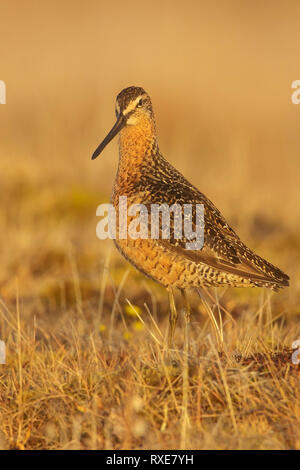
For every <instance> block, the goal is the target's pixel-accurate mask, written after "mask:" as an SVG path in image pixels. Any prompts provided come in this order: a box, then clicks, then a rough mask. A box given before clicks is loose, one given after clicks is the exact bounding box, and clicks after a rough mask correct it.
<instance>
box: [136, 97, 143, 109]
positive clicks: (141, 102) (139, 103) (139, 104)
mask: <svg viewBox="0 0 300 470" xmlns="http://www.w3.org/2000/svg"><path fill="white" fill-rule="evenodd" d="M142 105H143V100H142V98H141V99H140V101H139V102H138V104H137V108H140V107H141V106H142Z"/></svg>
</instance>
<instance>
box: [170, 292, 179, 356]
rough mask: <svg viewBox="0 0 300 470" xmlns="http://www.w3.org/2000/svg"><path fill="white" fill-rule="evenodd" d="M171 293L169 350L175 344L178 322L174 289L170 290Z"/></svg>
mask: <svg viewBox="0 0 300 470" xmlns="http://www.w3.org/2000/svg"><path fill="white" fill-rule="evenodd" d="M168 293H169V304H170V315H169V332H168V349H170V348H171V347H172V344H173V337H174V332H175V328H176V322H177V316H178V315H177V310H176V305H175V300H174V294H173V291H172V289H169V290H168Z"/></svg>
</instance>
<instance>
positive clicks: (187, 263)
mask: <svg viewBox="0 0 300 470" xmlns="http://www.w3.org/2000/svg"><path fill="white" fill-rule="evenodd" d="M116 114H117V118H118V119H117V123H116V125H115V126H114V128H113V129H112V131H111V132H110V134H109V135H108V137H107V138H106V139H105V140H104V141H103V143H102V144H101V145H100V146H99V147H98V149H97V150H96V151H95V153H94V155H93V158H96V156H98V155H99V153H100V152H101V151H102V150H103V148H104V147H105V146H106V145H107V143H108V142H109V141H110V140H111V138H113V137H114V135H116V134H117V133H119V148H120V152H119V167H118V172H117V177H116V180H115V184H114V188H113V194H112V203H113V204H114V206H115V207H116V209H118V204H119V196H127V201H128V206H129V205H130V204H133V203H142V204H145V205H146V206H147V207H150V204H154V203H158V204H162V203H167V204H168V205H171V204H174V203H177V204H180V205H183V204H187V203H192V204H203V205H204V246H203V248H202V250H194V251H191V250H187V249H186V248H185V242H186V240H185V239H184V238H183V239H182V240H176V239H174V238H172V237H171V238H170V239H169V240H163V239H158V240H153V239H137V240H133V239H130V238H127V239H125V240H123V239H122V240H121V239H118V237H117V240H116V245H117V247H118V249H119V250H120V252H121V253H122V254H123V255H124V257H125V258H126V259H127V260H128V261H130V262H131V263H132V264H133V265H134V266H135V267H136V268H137V269H139V270H140V271H142V272H143V273H144V274H146V275H147V276H149V277H151V278H152V279H154V280H156V281H158V282H160V283H161V284H163V285H164V286H165V287H167V288H179V289H186V288H189V287H201V286H234V287H252V286H257V287H268V288H270V289H272V290H278V289H279V288H280V287H284V286H288V285H289V277H288V276H287V275H286V274H284V273H283V272H282V271H281V270H280V269H278V268H276V267H275V266H273V265H272V264H271V263H269V262H268V261H266V260H264V259H263V258H261V257H260V256H258V255H257V254H255V253H254V252H253V251H251V250H250V249H249V248H248V247H247V246H246V245H245V244H244V243H243V242H242V241H241V240H240V238H239V237H238V235H237V234H236V233H235V232H234V230H233V229H232V228H231V227H230V226H229V225H228V223H227V222H226V220H225V219H224V217H223V216H222V215H221V213H220V212H219V210H218V209H217V208H216V207H215V206H214V205H213V203H212V202H211V201H210V200H209V199H207V197H206V196H204V194H202V193H201V192H200V191H198V189H197V188H196V187H195V186H193V185H192V184H191V183H189V182H188V181H187V180H186V179H185V178H184V176H183V175H182V174H181V173H180V172H179V171H177V170H176V169H175V168H174V167H173V166H172V165H171V164H170V163H169V162H167V161H166V160H165V158H164V157H163V156H162V155H161V153H160V150H159V147H158V144H157V138H156V129H155V120H154V114H153V109H152V104H151V100H150V97H149V95H148V94H147V93H146V92H145V91H144V90H143V89H142V88H139V87H129V88H126V89H124V90H122V91H121V93H120V94H119V95H118V96H117V103H116ZM117 213H118V211H117ZM132 219H133V217H131V218H130V217H129V218H128V223H129V222H130V221H131V220H132ZM173 222H174V221H173Z"/></svg>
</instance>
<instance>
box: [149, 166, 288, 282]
mask: <svg viewBox="0 0 300 470" xmlns="http://www.w3.org/2000/svg"><path fill="white" fill-rule="evenodd" d="M169 168H170V167H168V169H169ZM170 172H171V174H168V175H166V174H165V175H163V177H162V178H161V179H160V180H157V179H156V178H153V179H152V180H151V179H149V177H148V178H147V180H148V184H149V181H150V185H151V188H150V187H149V191H146V193H147V194H148V198H149V204H148V205H149V206H150V205H151V204H157V203H158V204H162V203H164V202H166V203H168V205H169V206H170V205H171V204H174V203H177V204H179V205H181V206H182V205H183V204H192V205H193V207H195V205H196V204H203V206H204V244H203V247H202V249H197V250H188V249H187V248H186V244H187V243H188V242H190V240H189V239H187V238H186V237H185V236H184V233H183V236H182V238H181V239H176V238H175V237H174V236H173V231H172V230H174V225H175V219H174V217H173V216H172V214H171V218H170V226H171V236H170V239H168V240H161V236H160V243H162V244H164V245H166V246H168V249H172V250H175V251H176V252H177V253H178V254H179V255H182V256H184V257H185V258H187V259H190V260H192V261H193V262H196V263H205V264H207V265H209V266H211V267H213V268H215V269H217V270H220V271H224V272H228V273H230V274H236V275H239V276H242V277H245V278H248V279H253V280H257V281H263V282H274V283H275V284H278V285H279V286H286V285H289V282H288V281H289V277H288V276H287V275H286V274H284V273H283V272H282V271H281V270H280V269H278V268H277V267H275V266H273V265H272V264H271V263H269V262H268V261H266V260H264V259H263V258H261V257H260V256H259V255H257V254H255V253H254V252H253V251H251V250H250V249H249V248H248V247H247V246H246V245H245V244H244V243H243V242H242V241H241V240H240V238H239V237H238V235H237V234H236V233H235V231H234V230H233V229H232V228H231V227H230V226H229V224H228V223H227V222H226V220H225V219H224V217H223V216H222V214H221V213H220V211H219V210H218V209H217V208H216V207H215V206H214V204H213V203H212V202H211V201H210V200H209V199H208V198H206V196H204V194H202V193H201V192H200V191H198V189H197V188H196V187H194V186H192V185H191V184H190V183H189V182H188V181H187V180H186V179H185V178H184V177H183V176H182V175H181V174H180V173H179V172H178V171H177V170H175V169H174V168H173V167H172V169H171V170H170ZM144 196H145V189H144ZM192 227H193V231H195V229H196V210H193V211H192ZM161 233H162V230H161V227H160V235H161Z"/></svg>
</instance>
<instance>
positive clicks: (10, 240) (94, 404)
mask: <svg viewBox="0 0 300 470" xmlns="http://www.w3.org/2000/svg"><path fill="white" fill-rule="evenodd" d="M13 3H14V2H10V4H8V3H7V5H6V6H5V7H4V6H2V11H1V15H2V17H3V18H4V20H6V21H4V20H3V25H2V26H1V32H0V35H1V37H0V46H3V50H2V52H3V54H2V56H1V66H2V69H1V74H3V75H1V76H0V79H1V80H5V81H6V84H7V93H8V95H7V104H6V105H5V106H2V105H1V107H0V127H1V150H0V198H1V206H0V223H1V231H0V246H1V248H2V249H1V266H0V339H1V340H4V341H5V342H6V346H7V363H6V364H5V365H0V448H9V449H15V448H18V449H40V448H43V449H57V448H59V449H70V448H72V449H79V448H82V449H138V448H143V449H145V448H153V449H164V448H170V449H171V448H184V447H185V448H195V449H292V448H293V449H299V448H300V435H299V420H300V402H299V366H298V367H296V366H294V365H293V364H292V362H291V354H292V351H291V345H292V343H293V341H295V340H297V339H300V321H299V318H300V309H299V302H300V277H299V262H300V241H299V230H300V218H299V198H300V188H299V171H300V163H299V152H300V145H299V138H298V136H299V132H298V128H299V113H300V106H299V107H297V106H295V105H292V104H291V102H290V92H291V90H290V83H291V82H292V81H293V80H295V79H297V78H299V77H298V76H297V73H298V69H297V64H296V63H295V57H297V50H296V49H297V44H299V38H298V35H299V27H298V26H299V25H298V22H299V15H298V14H297V13H298V8H299V5H298V4H296V3H295V5H294V7H293V8H292V3H293V2H290V3H289V6H285V5H284V4H283V3H282V2H281V3H278V4H277V3H276V2H273V5H272V15H273V16H272V15H271V16H270V9H269V8H268V7H267V6H263V5H262V3H261V2H252V3H251V5H250V3H247V5H248V6H247V8H246V6H245V5H244V4H243V5H242V4H237V3H236V2H234V1H233V2H226V5H227V6H226V8H225V7H224V6H223V3H217V2H216V3H215V4H214V3H213V2H207V3H206V2H191V6H192V7H193V8H192V7H191V8H190V9H185V8H184V7H183V6H182V5H183V4H182V2H177V1H172V2H164V3H163V6H162V7H159V8H162V9H160V10H159V11H158V9H157V8H155V5H151V7H149V8H148V7H147V6H146V3H145V6H144V5H143V4H141V2H132V5H131V6H128V5H127V4H126V5H125V4H124V2H119V3H118V7H119V9H118V8H116V6H115V4H114V5H112V4H109V3H108V2H98V1H93V0H90V1H89V2H84V5H83V3H82V2H80V1H79V0H78V1H77V0H74V1H73V2H72V8H70V5H68V3H69V2H63V3H62V2H50V1H49V2H47V1H44V2H40V3H37V2H33V1H30V0H29V1H28V2H25V3H24V5H21V4H20V2H16V4H17V8H16V5H14V4H13ZM161 3H162V2H159V4H160V5H161ZM30 5H32V7H34V8H32V9H30V8H29V6H30ZM224 5H225V3H224ZM258 9H259V10H258ZM16 11H18V14H16ZM70 12H72V13H70ZM104 19H105V21H104ZM12 25H13V26H12ZM154 30H155V36H152V35H151V34H150V33H151V32H153V31H154ZM278 31H280V34H278ZM79 32H80V34H79ZM258 45H259V46H258ZM4 46H5V47H4ZM15 51H17V52H18V60H16V54H15ZM8 52H9V53H8ZM158 72H159V73H158ZM131 84H136V85H142V86H144V87H145V88H146V89H147V90H148V91H149V93H150V94H151V95H152V96H153V102H154V106H155V110H156V114H157V120H158V128H159V136H160V143H161V149H162V151H163V153H164V154H165V155H166V157H167V158H168V159H169V160H170V161H171V162H172V163H173V164H175V165H176V166H177V167H178V168H179V169H180V170H182V171H183V172H184V173H185V175H186V176H187V177H188V178H189V179H191V180H192V182H193V183H194V184H196V185H197V186H198V187H199V189H201V190H202V191H203V192H204V193H205V194H206V195H207V196H208V197H209V198H211V199H212V200H213V201H214V202H215V204H216V205H217V206H218V207H219V209H220V210H221V211H222V212H223V213H224V215H225V216H226V218H227V219H228V220H229V222H230V223H231V224H232V225H233V227H234V228H235V229H236V230H237V232H238V233H239V234H240V235H241V237H242V238H243V240H244V241H245V242H246V243H247V244H248V245H249V246H250V247H251V248H253V249H255V250H256V251H258V253H259V254H261V255H262V256H264V257H265V258H267V259H269V260H270V261H271V262H273V263H274V264H275V265H278V266H280V267H281V268H282V269H283V270H285V271H286V272H287V273H288V274H289V275H290V276H291V287H290V288H289V289H285V290H284V291H282V292H280V293H278V294H274V295H272V296H270V295H269V294H268V293H267V292H265V291H263V290H260V289H257V290H255V289H253V290H251V289H247V290H237V289H227V290H218V291H214V290H211V291H209V292H208V291H207V292H205V298H206V299H207V303H203V302H202V301H201V299H200V298H199V296H198V295H197V293H191V294H190V296H191V301H192V319H191V321H192V328H191V331H190V342H189V357H188V360H187V357H186V355H185V354H184V352H183V351H184V344H183V343H184V327H183V326H184V325H183V324H181V325H179V327H178V328H177V332H176V337H175V340H176V349H175V350H174V351H173V362H172V361H170V359H168V358H167V356H166V350H165V336H166V330H167V319H168V303H167V295H166V293H165V291H164V290H163V289H162V288H160V287H159V286H157V285H155V284H153V283H152V282H150V281H147V280H145V278H144V277H143V276H142V275H140V274H138V273H137V272H136V271H134V270H133V269H131V268H129V266H128V264H127V263H126V262H125V261H124V260H123V259H122V258H121V257H120V256H119V254H118V253H117V252H116V250H115V249H114V248H113V247H112V244H111V243H110V242H109V241H105V242H100V241H99V240H97V238H96V235H95V229H96V224H97V219H96V216H95V212H96V207H97V205H98V204H99V203H101V202H104V201H105V202H107V201H108V198H109V196H108V195H109V190H110V187H111V185H112V178H113V174H114V172H115V167H116V146H115V144H112V145H111V146H110V147H109V148H107V150H106V152H105V155H103V157H102V160H99V161H98V160H97V161H96V162H91V161H90V159H89V156H90V154H91V153H92V151H93V150H94V148H95V147H96V145H97V144H98V143H99V141H100V139H101V138H102V137H103V135H104V133H105V131H106V130H108V129H109V128H110V126H111V125H112V121H113V102H112V101H113V99H114V96H115V94H116V93H117V92H118V91H120V89H121V88H122V87H123V86H127V85H131ZM191 90H193V92H192V93H191V92H190V91H191ZM178 308H179V309H180V308H181V306H180V299H178ZM212 313H213V314H214V318H215V323H214V324H213V323H212V321H211V315H212Z"/></svg>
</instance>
